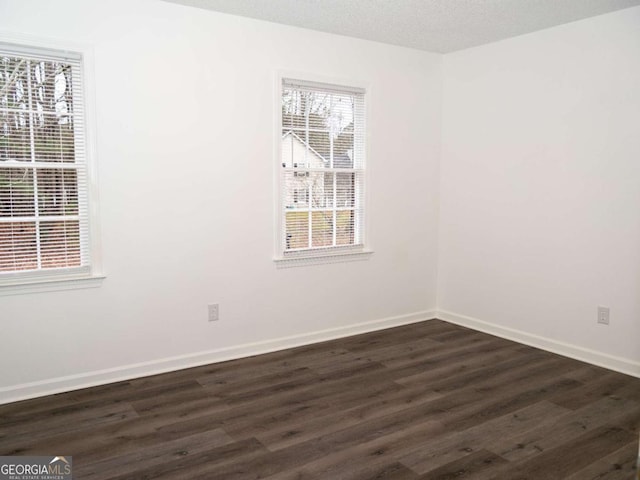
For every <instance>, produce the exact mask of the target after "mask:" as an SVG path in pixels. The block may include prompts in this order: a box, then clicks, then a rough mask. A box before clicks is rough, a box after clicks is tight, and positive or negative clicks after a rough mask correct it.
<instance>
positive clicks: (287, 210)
mask: <svg viewBox="0 0 640 480" xmlns="http://www.w3.org/2000/svg"><path fill="white" fill-rule="evenodd" d="M281 127H282V129H281V145H282V150H281V154H282V157H281V173H280V187H281V188H280V191H281V195H282V197H281V226H282V227H281V228H282V231H281V249H282V252H283V255H284V256H285V257H287V256H310V255H316V254H318V255H320V254H327V253H331V251H337V250H346V249H358V248H362V247H363V245H364V214H365V212H364V187H365V185H364V182H365V176H364V167H365V131H364V129H365V92H364V90H362V89H359V88H350V87H341V86H335V85H327V84H319V83H312V82H304V81H298V80H291V79H284V80H283V83H282V125H281Z"/></svg>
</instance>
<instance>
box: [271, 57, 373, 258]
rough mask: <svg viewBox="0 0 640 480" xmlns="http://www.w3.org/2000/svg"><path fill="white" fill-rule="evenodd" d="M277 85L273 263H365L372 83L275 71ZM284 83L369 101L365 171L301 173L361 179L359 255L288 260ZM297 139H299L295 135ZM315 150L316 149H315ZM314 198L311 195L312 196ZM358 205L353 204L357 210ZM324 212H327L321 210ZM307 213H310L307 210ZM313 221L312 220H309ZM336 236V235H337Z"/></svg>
mask: <svg viewBox="0 0 640 480" xmlns="http://www.w3.org/2000/svg"><path fill="white" fill-rule="evenodd" d="M273 78H274V84H273V99H274V103H273V113H274V115H273V138H274V140H275V141H274V144H273V157H274V162H273V165H274V171H273V192H274V195H273V208H274V217H273V218H274V262H275V263H276V267H277V268H287V267H295V266H304V265H316V264H326V263H339V262H349V261H354V260H366V259H367V258H369V256H370V255H371V253H373V252H372V249H371V235H370V234H371V231H370V227H369V225H370V214H369V208H370V202H369V198H368V188H367V185H368V183H369V175H370V174H369V170H370V169H369V168H368V154H369V138H370V134H369V131H368V128H369V125H370V115H371V113H370V108H369V105H370V103H371V100H370V99H371V93H370V88H371V87H370V84H369V82H365V81H362V80H360V79H346V78H337V77H330V76H325V75H322V74H318V73H309V72H300V71H291V70H284V69H276V70H274V75H273ZM284 83H288V85H300V86H304V87H305V88H321V87H325V90H327V89H328V90H331V89H336V90H337V91H340V92H343V93H344V92H348V91H351V92H352V93H353V94H354V95H366V101H365V106H364V118H363V121H364V125H363V135H364V138H363V141H364V145H363V149H364V159H363V165H364V168H360V169H335V170H334V169H324V168H323V169H306V168H305V169H302V171H310V172H311V171H319V172H330V171H337V172H340V171H345V172H350V173H352V172H355V173H356V174H361V175H362V177H363V178H362V183H364V186H361V187H360V188H361V189H362V193H361V196H360V198H361V201H362V203H363V207H362V208H361V209H360V211H361V212H364V213H363V214H361V215H359V217H360V218H359V222H360V225H359V229H357V230H356V231H357V232H358V231H359V237H360V239H362V238H364V243H365V245H364V249H363V250H359V251H358V252H355V253H354V252H349V253H348V254H345V253H344V252H341V251H339V250H341V247H331V248H332V249H335V250H336V251H335V252H333V253H331V254H323V253H319V252H320V249H318V250H316V249H308V250H305V252H306V253H305V258H304V259H303V258H302V256H303V255H299V257H296V258H287V257H286V254H287V253H291V252H285V251H283V245H284V244H285V238H284V235H285V228H284V216H283V211H284V205H283V191H282V188H283V187H282V182H281V175H282V172H283V170H282V140H283V136H282V90H283V86H284ZM289 133H293V135H295V136H296V137H297V138H298V139H299V137H298V136H297V135H296V134H295V132H293V130H292V131H291V132H287V135H288V134H289ZM312 150H313V149H312ZM313 151H314V153H316V155H318V156H320V158H324V157H322V156H321V155H319V154H318V153H317V152H315V150H313ZM310 197H311V195H310ZM355 208H356V205H355V204H354V209H355ZM320 210H324V209H320ZM307 211H308V210H307ZM309 221H311V218H310V219H309ZM334 233H335V232H334ZM309 235H310V236H311V229H309Z"/></svg>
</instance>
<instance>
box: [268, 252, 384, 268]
mask: <svg viewBox="0 0 640 480" xmlns="http://www.w3.org/2000/svg"><path fill="white" fill-rule="evenodd" d="M308 251H309V250H305V252H308ZM311 251H313V250H311ZM372 254H373V251H371V250H362V251H358V252H342V253H339V252H331V253H328V254H327V253H325V254H313V255H300V256H291V257H286V258H274V259H273V261H274V262H275V263H276V266H277V267H278V268H290V267H304V266H306V265H322V264H325V263H342V262H355V261H360V260H368V259H369V257H370V256H371V255H372Z"/></svg>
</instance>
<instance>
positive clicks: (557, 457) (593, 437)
mask: <svg viewBox="0 0 640 480" xmlns="http://www.w3.org/2000/svg"><path fill="white" fill-rule="evenodd" d="M631 442H637V438H635V436H634V435H633V434H632V433H630V432H628V431H626V430H623V429H622V428H618V427H609V426H605V427H599V428H596V429H593V430H591V431H588V432H586V433H584V434H583V435H581V436H579V437H577V438H576V439H573V440H571V441H569V442H566V443H563V444H562V445H560V446H558V447H556V448H553V449H551V450H547V451H544V452H542V453H540V455H537V456H535V457H533V458H530V459H528V460H526V461H524V462H517V463H514V464H512V465H510V467H509V468H508V469H506V470H504V471H502V472H500V473H499V474H497V475H494V476H493V477H492V479H493V480H501V479H504V478H510V479H514V480H515V479H518V480H539V479H548V480H560V479H565V478H566V477H568V476H570V475H573V474H575V473H576V472H578V471H580V470H582V469H584V468H585V467H587V466H589V465H590V464H591V463H592V462H593V459H594V458H602V457H606V456H608V455H610V454H612V453H613V452H615V451H616V450H619V449H620V448H622V447H624V446H625V445H627V444H629V443H631Z"/></svg>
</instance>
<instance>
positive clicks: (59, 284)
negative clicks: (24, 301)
mask: <svg viewBox="0 0 640 480" xmlns="http://www.w3.org/2000/svg"><path fill="white" fill-rule="evenodd" d="M0 43H2V44H3V45H2V46H3V47H5V48H6V49H8V50H11V51H12V52H15V53H16V55H20V54H21V53H22V54H29V55H34V56H37V55H42V56H51V57H60V58H64V56H65V55H66V56H76V57H79V58H80V74H81V80H82V85H81V88H80V90H79V93H80V95H82V98H83V108H84V115H83V117H82V126H83V133H84V148H85V158H84V162H85V164H84V170H85V175H84V176H85V182H86V184H85V188H86V204H85V205H84V208H86V209H87V212H86V215H87V218H88V230H87V234H88V239H87V240H86V242H85V245H86V247H87V249H88V253H87V258H88V265H87V266H85V267H79V268H77V269H59V270H57V269H51V270H46V269H44V270H32V271H24V272H20V271H16V272H14V273H5V274H3V275H1V276H0V296H5V295H18V294H28V293H38V292H47V291H58V290H75V289H84V288H95V287H99V286H100V285H102V282H103V280H104V278H105V275H104V274H103V269H102V258H101V255H100V251H101V245H100V237H101V235H100V221H99V206H98V204H99V197H98V177H97V165H96V147H95V124H96V121H95V92H94V89H93V87H94V85H95V78H94V73H93V72H94V68H93V65H94V64H93V51H92V49H91V47H89V46H87V45H83V44H78V43H72V42H66V41H61V40H56V39H49V38H41V37H33V36H29V35H20V34H14V33H4V32H0ZM76 95H77V93H76ZM0 166H1V164H0Z"/></svg>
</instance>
